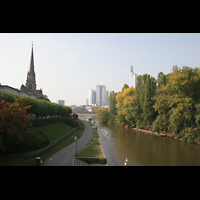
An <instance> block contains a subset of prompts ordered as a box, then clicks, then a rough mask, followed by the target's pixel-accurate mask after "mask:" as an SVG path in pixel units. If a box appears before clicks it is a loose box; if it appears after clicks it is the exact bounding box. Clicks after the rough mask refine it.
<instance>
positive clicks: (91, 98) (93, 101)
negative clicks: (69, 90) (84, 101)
mask: <svg viewBox="0 0 200 200" xmlns="http://www.w3.org/2000/svg"><path fill="white" fill-rule="evenodd" d="M88 99H89V105H92V104H96V91H95V90H93V89H90V90H89V98H88Z"/></svg>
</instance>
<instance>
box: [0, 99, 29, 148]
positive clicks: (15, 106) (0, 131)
mask: <svg viewBox="0 0 200 200" xmlns="http://www.w3.org/2000/svg"><path fill="white" fill-rule="evenodd" d="M26 103H27V102H26V98H25V97H22V98H17V99H16V100H15V101H14V102H13V103H9V102H5V101H4V100H1V102H0V150H2V151H6V150H8V149H9V148H12V145H14V144H15V145H17V144H19V143H20V141H21V140H22V137H23V135H25V134H26V131H27V128H28V127H30V126H31V122H30V117H29V116H28V114H27V110H28V109H29V108H30V107H31V106H30V105H29V106H25V104H26Z"/></svg>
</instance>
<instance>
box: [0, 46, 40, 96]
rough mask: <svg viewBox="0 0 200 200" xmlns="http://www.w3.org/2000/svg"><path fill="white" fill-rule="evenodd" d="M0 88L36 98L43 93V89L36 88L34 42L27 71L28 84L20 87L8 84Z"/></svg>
mask: <svg viewBox="0 0 200 200" xmlns="http://www.w3.org/2000/svg"><path fill="white" fill-rule="evenodd" d="M0 89H1V90H5V91H8V92H11V93H15V94H19V95H26V96H30V97H33V98H36V95H37V94H42V90H41V89H40V90H37V89H36V78H35V71H34V57H33V44H32V51H31V60H30V65H29V71H28V73H27V80H26V85H23V84H22V85H21V87H20V89H19V90H18V89H16V88H13V87H11V86H8V85H1V83H0Z"/></svg>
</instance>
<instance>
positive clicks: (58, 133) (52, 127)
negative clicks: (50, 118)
mask: <svg viewBox="0 0 200 200" xmlns="http://www.w3.org/2000/svg"><path fill="white" fill-rule="evenodd" d="M31 129H32V130H37V131H40V130H41V131H42V132H43V133H44V135H46V136H47V137H48V138H49V140H50V142H53V141H54V140H56V139H58V138H60V137H62V136H63V135H65V134H66V133H68V132H70V131H71V130H73V129H74V128H73V127H71V126H69V125H68V124H65V123H63V122H59V123H55V124H48V125H45V126H39V127H33V128H31Z"/></svg>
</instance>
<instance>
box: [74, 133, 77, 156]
mask: <svg viewBox="0 0 200 200" xmlns="http://www.w3.org/2000/svg"><path fill="white" fill-rule="evenodd" d="M74 139H75V141H76V156H77V145H78V144H77V137H74Z"/></svg>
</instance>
